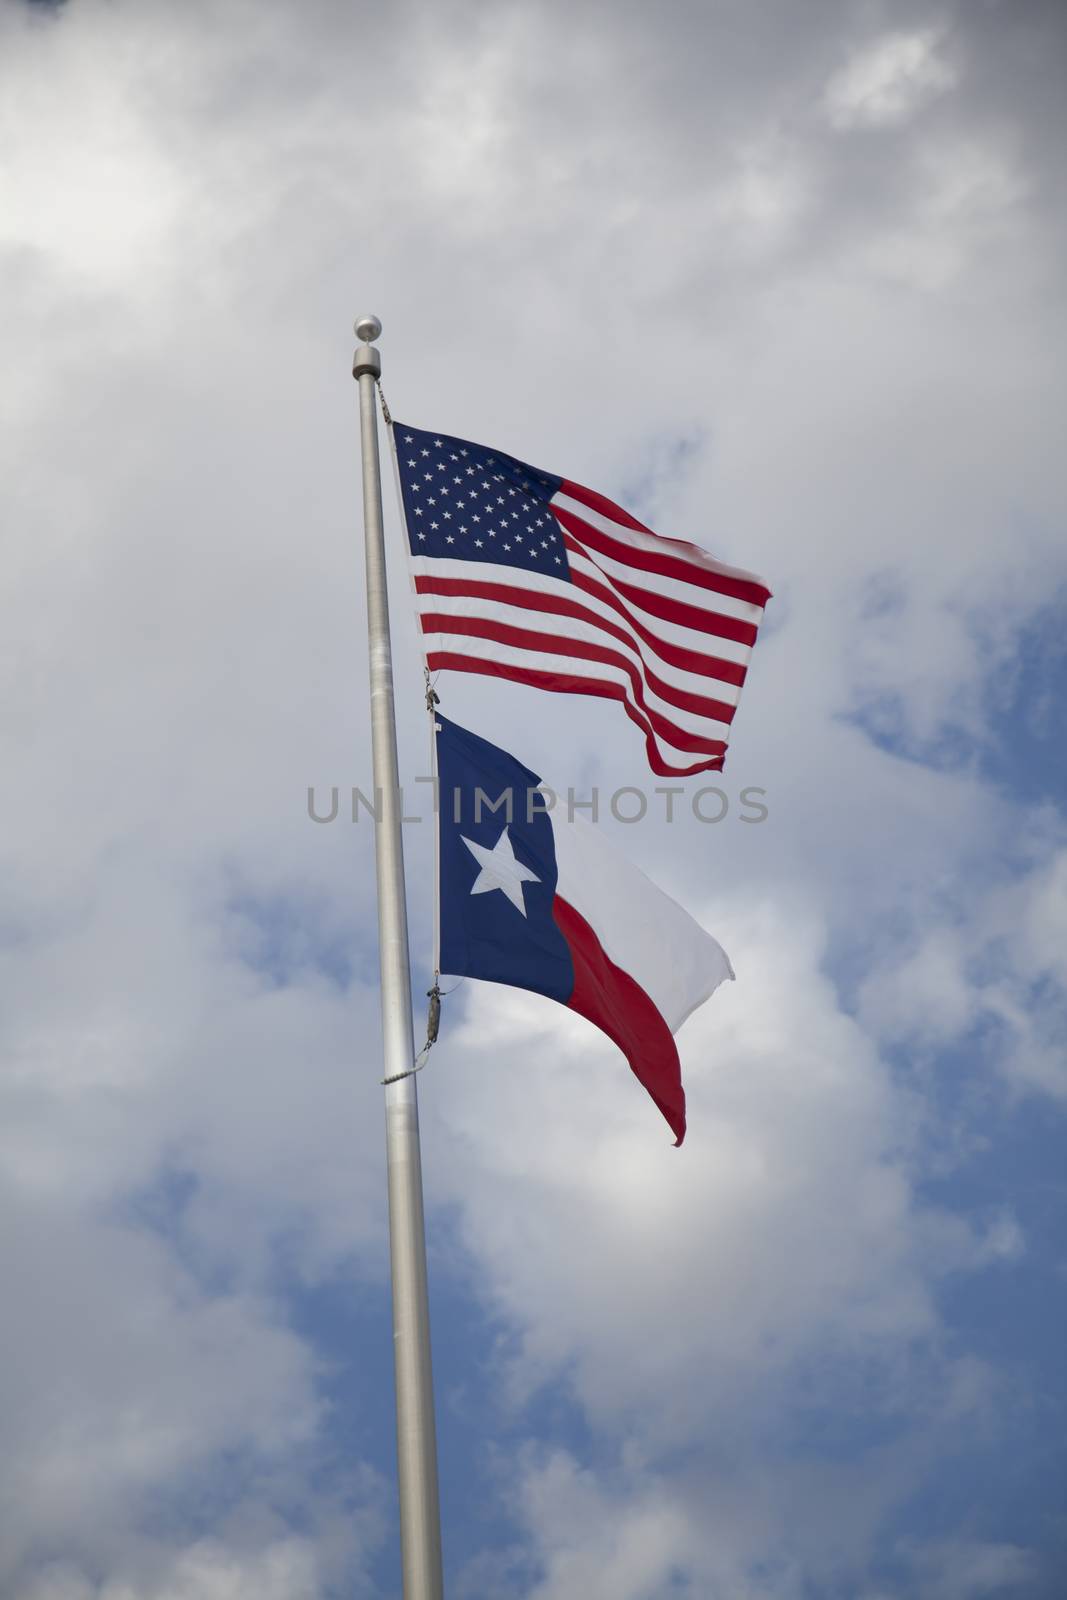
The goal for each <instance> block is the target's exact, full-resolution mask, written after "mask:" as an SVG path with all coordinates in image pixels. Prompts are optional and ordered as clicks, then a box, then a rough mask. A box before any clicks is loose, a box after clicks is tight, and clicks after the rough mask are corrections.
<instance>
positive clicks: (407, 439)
mask: <svg viewBox="0 0 1067 1600" xmlns="http://www.w3.org/2000/svg"><path fill="white" fill-rule="evenodd" d="M404 443H405V444H414V443H415V441H414V439H413V438H412V437H411V435H410V433H405V435H404Z"/></svg>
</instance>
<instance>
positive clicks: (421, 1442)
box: [352, 317, 444, 1600]
mask: <svg viewBox="0 0 1067 1600" xmlns="http://www.w3.org/2000/svg"><path fill="white" fill-rule="evenodd" d="M381 331H382V325H381V323H380V322H379V321H378V318H377V317H361V318H360V320H359V321H358V322H357V323H356V337H357V339H359V340H360V343H359V345H358V346H357V348H356V353H355V357H354V359H353V362H352V376H353V377H354V378H355V379H356V380H357V382H358V383H359V420H360V437H361V442H362V447H363V525H364V530H365V535H366V552H367V637H368V643H369V646H370V715H371V741H372V748H373V753H374V788H375V803H376V807H377V810H378V818H377V822H376V824H375V833H374V839H375V851H376V860H377V869H378V948H379V959H380V963H381V976H382V1032H383V1035H384V1043H385V1074H384V1076H385V1080H386V1085H385V1150H386V1164H387V1169H388V1176H389V1254H390V1261H391V1265H392V1275H393V1359H394V1362H395V1369H396V1443H397V1472H398V1477H399V1482H400V1553H401V1561H402V1565H403V1574H404V1600H442V1596H443V1593H444V1589H443V1579H442V1574H441V1511H440V1505H439V1502H438V1492H437V1436H436V1431H435V1428H434V1414H433V1371H432V1368H431V1365H430V1308H429V1299H428V1295H427V1289H426V1228H425V1222H424V1219H423V1207H422V1161H421V1157H420V1153H419V1107H418V1100H417V1098H416V1094H415V1079H414V1077H412V1076H411V1075H410V1074H411V1069H412V1067H413V1066H414V1062H415V1040H414V1037H413V1034H412V1027H411V974H410V968H409V963H408V923H407V907H406V904H405V901H404V851H403V845H402V842H401V837H400V813H401V801H400V777H399V769H398V765H397V755H396V719H395V715H394V711H393V659H392V651H391V649H390V644H389V593H388V589H387V587H386V569H385V537H384V533H383V529H382V482H381V469H380V465H379V460H378V418H377V411H376V409H375V393H374V390H375V383H376V380H377V379H378V377H379V376H380V374H381V367H382V364H381V357H380V356H379V354H378V352H377V350H374V349H372V347H371V342H370V341H371V340H373V339H377V337H378V335H379V334H380V333H381Z"/></svg>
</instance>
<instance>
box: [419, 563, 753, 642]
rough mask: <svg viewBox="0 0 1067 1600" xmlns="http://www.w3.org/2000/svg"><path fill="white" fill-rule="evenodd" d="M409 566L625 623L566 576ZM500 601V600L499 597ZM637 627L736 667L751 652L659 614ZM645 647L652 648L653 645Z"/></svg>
mask: <svg viewBox="0 0 1067 1600" xmlns="http://www.w3.org/2000/svg"><path fill="white" fill-rule="evenodd" d="M567 559H568V561H569V562H570V565H571V570H572V571H574V572H580V573H583V574H584V575H585V576H587V577H590V578H593V579H595V580H596V581H597V582H598V583H600V584H601V585H603V586H605V587H610V584H609V583H608V580H607V578H606V577H605V576H604V574H603V573H602V572H600V571H599V570H598V569H597V568H596V567H595V566H594V565H593V563H592V562H591V561H589V560H588V559H587V558H586V557H585V556H582V555H578V554H577V553H576V552H574V551H568V554H567ZM411 570H412V571H413V572H414V573H415V575H416V576H417V577H420V578H423V577H425V578H429V579H430V581H431V582H433V581H434V579H436V578H450V579H455V578H458V579H459V580H460V581H461V582H464V583H471V582H476V581H480V582H482V583H498V584H502V585H504V586H506V587H508V588H511V589H514V590H515V601H514V604H515V605H517V606H521V605H523V604H524V595H525V594H526V593H527V592H528V591H529V590H531V589H533V590H535V591H536V592H537V593H538V594H558V595H565V596H566V597H567V598H568V599H570V600H577V601H578V602H579V603H580V604H581V605H583V606H587V607H588V608H589V609H590V610H592V611H596V612H597V613H598V614H599V615H600V616H603V617H606V618H608V620H609V621H612V622H617V623H619V625H620V626H621V627H624V628H626V627H629V623H628V622H627V620H626V618H625V617H623V616H620V615H619V613H618V612H617V611H616V610H615V607H614V606H612V605H610V604H609V603H608V601H606V600H601V599H599V598H598V597H597V596H596V595H591V594H588V593H587V592H586V591H585V590H584V589H579V588H577V587H576V586H575V585H574V584H572V583H569V582H568V581H567V579H566V578H556V577H552V576H551V575H550V574H548V573H542V572H525V571H520V570H518V569H517V568H515V567H505V566H497V564H496V563H495V562H492V561H450V560H448V559H447V558H446V557H437V556H412V558H411ZM620 599H621V597H620ZM500 603H501V604H502V605H503V604H504V602H503V601H501V602H500ZM622 604H623V605H625V606H628V607H629V608H630V609H631V610H634V609H636V608H635V607H633V606H632V604H631V602H630V601H629V600H625V599H623V600H622ZM641 625H642V627H643V628H645V629H646V630H647V631H648V632H649V633H650V634H652V635H654V637H655V638H657V639H663V640H664V641H665V642H666V643H667V644H676V645H678V646H679V647H680V648H681V649H683V650H695V651H697V653H698V654H699V655H703V656H718V657H720V659H721V660H723V661H733V662H736V663H737V664H739V665H740V666H745V665H746V664H747V662H748V659H749V657H750V656H751V654H752V646H751V645H747V644H741V643H739V642H738V641H737V640H736V639H720V638H719V637H718V636H717V635H715V634H708V633H700V632H698V631H697V629H696V628H685V627H683V626H682V625H681V624H680V623H677V622H667V621H665V620H664V619H663V618H662V617H652V616H646V615H645V613H644V612H642V613H641ZM649 648H650V649H654V648H655V646H649Z"/></svg>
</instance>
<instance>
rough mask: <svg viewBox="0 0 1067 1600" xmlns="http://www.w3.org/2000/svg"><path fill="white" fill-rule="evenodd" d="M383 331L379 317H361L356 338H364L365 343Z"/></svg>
mask: <svg viewBox="0 0 1067 1600" xmlns="http://www.w3.org/2000/svg"><path fill="white" fill-rule="evenodd" d="M381 331H382V325H381V323H380V322H379V321H378V318H377V317H360V319H359V321H358V322H357V323H356V338H357V339H362V340H363V342H364V343H365V344H370V343H371V341H372V340H374V339H377V337H378V335H379V334H380V333H381Z"/></svg>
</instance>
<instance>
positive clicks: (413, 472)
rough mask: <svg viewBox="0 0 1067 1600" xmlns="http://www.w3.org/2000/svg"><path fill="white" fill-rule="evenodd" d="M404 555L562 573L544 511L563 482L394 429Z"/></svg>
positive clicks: (441, 438) (465, 443)
mask: <svg viewBox="0 0 1067 1600" xmlns="http://www.w3.org/2000/svg"><path fill="white" fill-rule="evenodd" d="M393 437H394V439H395V441H396V452H397V460H398V462H399V466H400V487H401V492H402V493H403V497H404V514H405V517H406V519H407V525H408V538H409V540H410V543H411V553H412V555H415V556H444V557H446V558H447V559H448V560H450V561H488V562H492V563H493V565H494V566H505V567H520V568H522V569H523V570H524V571H527V572H545V573H548V574H549V575H550V576H552V577H555V578H562V579H564V580H565V579H566V578H567V577H568V576H569V572H568V566H567V552H566V550H565V549H564V546H563V536H562V534H561V533H560V530H559V524H558V523H557V522H556V519H555V517H554V516H553V515H552V512H551V510H550V509H549V501H550V500H551V499H552V496H553V495H554V494H555V493H556V492H557V491H558V489H559V487H560V485H561V483H562V482H563V480H562V478H556V477H553V476H552V475H551V473H547V472H539V471H538V470H537V468H536V467H530V466H527V464H526V462H525V461H518V460H516V458H515V457H514V456H509V455H505V454H504V453H503V452H502V451H500V450H490V449H488V448H487V446H485V445H481V444H471V442H470V440H468V439H453V438H452V437H451V435H449V434H447V433H425V432H423V430H422V429H420V428H407V427H405V426H404V425H403V423H400V422H396V423H394V424H393Z"/></svg>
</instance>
